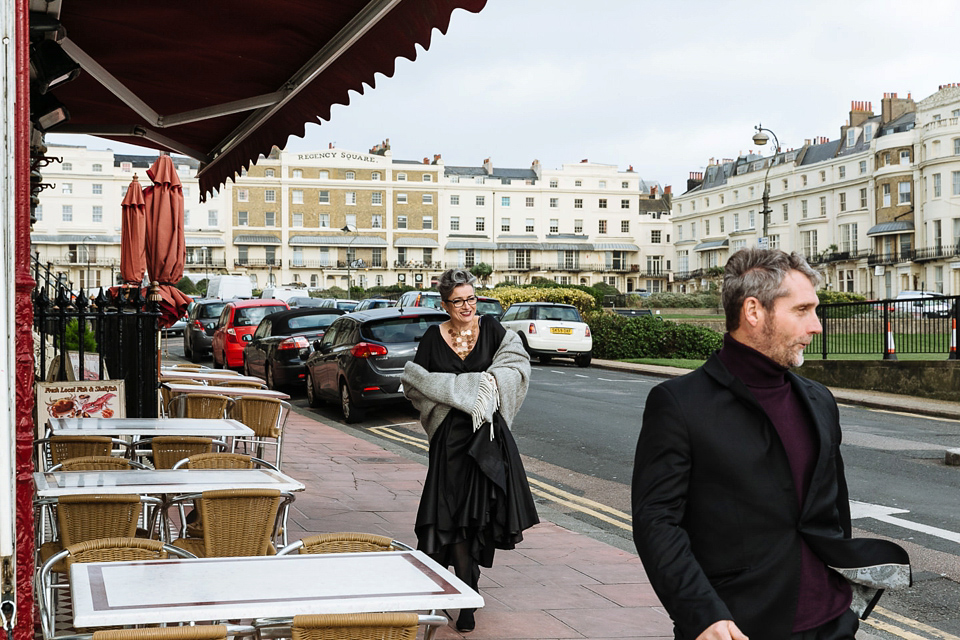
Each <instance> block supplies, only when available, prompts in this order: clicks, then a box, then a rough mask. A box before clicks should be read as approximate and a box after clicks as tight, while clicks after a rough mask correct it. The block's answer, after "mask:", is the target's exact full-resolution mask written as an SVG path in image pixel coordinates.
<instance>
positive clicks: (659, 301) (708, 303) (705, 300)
mask: <svg viewBox="0 0 960 640" xmlns="http://www.w3.org/2000/svg"><path fill="white" fill-rule="evenodd" d="M641 300H642V302H641V304H642V306H643V307H645V308H647V309H719V308H720V307H721V303H720V292H719V291H717V290H716V289H712V290H710V291H704V292H699V293H654V294H653V295H651V296H650V297H649V298H641Z"/></svg>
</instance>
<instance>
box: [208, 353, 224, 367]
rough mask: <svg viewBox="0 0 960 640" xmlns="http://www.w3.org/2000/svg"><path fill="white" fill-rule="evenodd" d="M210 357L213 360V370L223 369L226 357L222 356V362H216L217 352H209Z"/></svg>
mask: <svg viewBox="0 0 960 640" xmlns="http://www.w3.org/2000/svg"><path fill="white" fill-rule="evenodd" d="M210 356H211V357H212V358H213V368H214V369H223V365H225V364H226V362H227V358H226V355H224V358H223V362H217V352H216V351H211V352H210Z"/></svg>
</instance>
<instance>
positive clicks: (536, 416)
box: [170, 342, 960, 640]
mask: <svg viewBox="0 0 960 640" xmlns="http://www.w3.org/2000/svg"><path fill="white" fill-rule="evenodd" d="M173 344H174V343H173V342H171V349H170V351H171V355H179V354H182V349H179V348H177V347H173V346H172V345H173ZM660 381H661V380H660V379H658V378H653V377H648V376H643V375H637V374H632V373H621V372H613V371H604V370H601V369H597V368H587V369H581V368H578V367H575V366H572V365H569V366H568V365H564V364H560V363H553V364H550V365H536V364H535V365H534V367H533V375H532V379H531V385H530V390H529V392H528V395H527V399H526V401H525V403H524V405H523V409H522V410H521V413H520V415H519V416H518V417H517V420H516V422H515V424H514V429H513V432H514V436H515V438H516V440H517V444H518V446H519V448H520V451H521V452H522V453H523V454H524V464H525V465H526V468H527V472H528V475H529V477H530V482H531V488H532V489H533V491H534V493H535V496H536V498H537V501H538V503H539V504H541V505H544V506H545V507H549V508H550V509H552V510H553V511H554V512H559V513H561V514H564V516H566V517H569V518H571V519H572V520H571V522H581V523H583V525H584V527H585V530H586V531H587V532H588V533H589V532H591V531H592V532H598V533H599V534H602V535H603V536H604V537H605V539H606V540H607V541H612V542H613V543H614V544H617V546H620V547H621V548H624V549H630V550H632V541H631V539H630V515H629V512H630V488H629V482H630V476H631V472H632V466H633V456H634V449H635V447H636V439H637V434H638V433H639V429H640V416H641V415H642V412H643V403H644V400H645V398H646V396H647V393H648V392H649V390H650V389H651V388H652V387H653V386H655V385H656V384H658V383H659V382H660ZM293 395H294V400H293V402H294V404H295V405H297V406H299V407H302V408H304V409H305V410H311V409H309V408H308V407H307V405H306V401H305V399H304V398H303V395H302V393H299V392H294V393H293ZM312 411H316V412H317V413H318V414H320V415H321V416H323V417H324V418H325V419H327V420H331V421H340V420H341V419H342V417H341V415H340V413H339V409H338V408H337V407H336V406H330V405H327V406H323V407H321V408H319V409H313V410H312ZM840 414H841V423H842V425H843V427H844V444H843V445H842V447H841V451H842V454H843V457H844V461H845V465H846V472H847V479H848V484H849V489H850V498H851V501H852V502H853V508H852V512H853V517H854V523H853V524H854V535H855V536H867V535H870V536H882V537H888V538H890V539H893V540H896V541H897V542H899V543H900V544H902V545H903V546H904V547H906V548H907V549H908V551H909V552H910V555H911V559H912V562H913V567H914V581H915V585H914V587H913V588H912V589H910V590H908V591H904V592H890V593H887V594H886V595H884V597H883V598H882V599H881V602H880V605H879V607H878V609H877V611H876V613H875V615H874V616H871V618H870V619H869V620H868V621H867V622H866V623H864V624H863V625H862V629H864V631H865V632H867V633H869V634H871V635H872V636H875V637H877V638H884V639H888V638H889V639H893V638H910V639H913V640H916V639H918V638H941V639H943V640H960V468H958V467H947V466H945V465H944V464H943V454H944V451H945V449H947V448H953V447H960V423H958V422H956V421H950V420H943V419H931V418H926V417H922V416H915V415H906V414H901V413H896V412H886V411H877V410H868V409H862V408H859V407H851V406H841V411H840ZM344 428H350V429H361V430H363V431H365V432H366V433H367V434H369V435H373V436H376V437H378V438H383V439H384V441H386V442H390V443H392V444H393V445H399V446H402V447H404V448H405V449H407V450H408V451H410V452H412V453H413V454H414V455H420V456H423V461H424V463H426V456H425V451H426V439H425V436H424V435H423V431H422V430H421V429H420V427H419V424H418V423H417V416H416V414H415V412H413V411H412V409H409V408H405V407H396V408H391V409H389V410H384V411H377V412H371V413H370V415H369V418H368V420H367V421H366V422H365V423H363V424H361V425H355V426H353V427H346V426H345V427H344Z"/></svg>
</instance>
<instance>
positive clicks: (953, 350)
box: [947, 318, 957, 360]
mask: <svg viewBox="0 0 960 640" xmlns="http://www.w3.org/2000/svg"><path fill="white" fill-rule="evenodd" d="M950 325H951V327H950V355H948V356H947V360H956V359H957V319H956V318H951V319H950Z"/></svg>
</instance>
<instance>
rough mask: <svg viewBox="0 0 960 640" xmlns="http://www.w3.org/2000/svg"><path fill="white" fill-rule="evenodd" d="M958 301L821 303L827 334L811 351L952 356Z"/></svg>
mask: <svg viewBox="0 0 960 640" xmlns="http://www.w3.org/2000/svg"><path fill="white" fill-rule="evenodd" d="M958 300H960V296H942V297H925V298H918V299H911V300H873V301H869V302H843V303H834V304H822V305H820V306H819V307H817V315H818V317H819V318H820V324H821V325H822V327H823V332H822V333H821V334H820V335H818V336H814V339H813V341H812V342H811V343H810V346H808V347H807V349H806V353H807V354H808V355H809V356H811V357H813V356H816V355H819V356H820V357H822V358H823V359H827V357H828V356H844V355H870V354H882V355H884V356H885V357H887V358H890V357H891V356H894V355H896V354H897V353H910V354H923V353H928V354H933V353H942V354H943V355H944V357H948V356H949V355H950V353H951V345H952V346H953V347H956V343H955V342H954V340H955V339H956V336H955V335H954V330H955V326H956V324H960V310H958V307H960V305H958V304H957V302H958ZM955 323H956V324H955Z"/></svg>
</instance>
